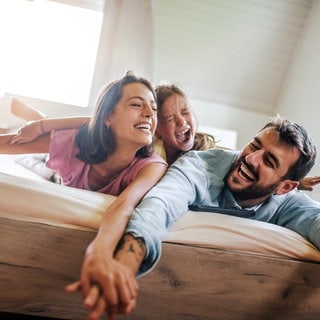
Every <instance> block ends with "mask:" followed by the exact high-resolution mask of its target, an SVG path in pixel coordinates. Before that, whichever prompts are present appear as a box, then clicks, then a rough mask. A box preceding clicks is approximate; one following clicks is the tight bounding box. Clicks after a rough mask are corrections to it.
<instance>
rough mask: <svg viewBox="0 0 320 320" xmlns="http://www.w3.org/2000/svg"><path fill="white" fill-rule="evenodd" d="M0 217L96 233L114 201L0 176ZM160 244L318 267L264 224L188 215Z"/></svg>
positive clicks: (314, 254)
mask: <svg viewBox="0 0 320 320" xmlns="http://www.w3.org/2000/svg"><path fill="white" fill-rule="evenodd" d="M0 199H1V200H0V202H1V206H0V217H2V218H8V219H16V220H25V221H35V222H39V223H45V224H50V225H56V226H61V227H66V228H75V229H85V230H96V229H97V228H98V225H99V222H100V220H101V216H102V214H103V212H104V209H105V208H106V207H107V206H108V205H110V203H112V201H114V199H115V197H113V196H110V195H104V194H100V193H97V192H91V191H86V190H80V189H75V188H70V187H65V186H62V185H58V184H54V183H49V182H43V181H39V180H30V179H26V178H22V177H17V176H13V175H8V174H4V173H0ZM163 240H164V241H165V242H172V243H182V244H193V245H196V246H203V247H211V248H215V249H220V250H229V251H230V250H231V251H235V252H247V253H248V252H249V253H252V254H259V255H266V256H273V257H280V258H284V257H286V258H293V259H301V260H307V261H320V252H319V251H318V250H317V249H316V248H315V247H314V246H313V245H312V244H310V243H309V242H308V241H306V240H305V239H304V238H302V237H301V236H300V235H298V234H297V233H295V232H293V231H291V230H288V229H285V228H282V227H279V226H276V225H272V224H268V223H264V222H259V221H254V220H249V219H244V218H238V217H232V216H226V215H221V214H215V213H199V212H188V213H187V214H186V215H184V216H183V217H182V218H181V219H180V220H179V221H177V222H176V223H175V224H174V225H173V226H172V227H171V229H170V231H169V232H168V234H167V235H166V237H165V238H164V239H163Z"/></svg>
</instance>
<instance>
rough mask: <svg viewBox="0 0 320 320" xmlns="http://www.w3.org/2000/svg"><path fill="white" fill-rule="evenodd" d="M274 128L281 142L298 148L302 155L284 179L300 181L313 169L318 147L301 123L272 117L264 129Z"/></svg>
mask: <svg viewBox="0 0 320 320" xmlns="http://www.w3.org/2000/svg"><path fill="white" fill-rule="evenodd" d="M266 128H273V129H275V130H276V131H277V132H278V133H279V139H280V143H283V144H285V145H287V146H292V147H296V148H298V150H299V151H300V157H299V158H298V160H297V161H296V162H295V163H294V164H293V165H292V166H291V167H290V168H289V169H288V172H287V173H286V175H285V176H284V177H283V179H290V180H295V181H299V180H301V179H302V178H304V177H305V176H306V175H307V174H308V172H309V171H310V170H311V168H312V167H313V165H314V163H315V159H316V156H317V149H316V146H315V144H314V142H313V141H312V139H311V137H310V136H309V135H308V133H307V131H306V130H305V129H304V128H303V127H302V126H300V125H298V124H296V123H294V122H291V121H290V120H287V119H284V118H282V117H279V116H277V117H275V118H273V119H271V121H270V122H269V123H267V124H266V125H265V126H264V127H263V128H262V129H261V131H262V130H264V129H266Z"/></svg>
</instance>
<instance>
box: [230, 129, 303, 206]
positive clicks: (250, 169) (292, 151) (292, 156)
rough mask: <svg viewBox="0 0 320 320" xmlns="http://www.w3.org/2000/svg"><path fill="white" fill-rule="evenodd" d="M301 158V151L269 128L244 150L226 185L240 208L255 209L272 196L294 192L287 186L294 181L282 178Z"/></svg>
mask: <svg viewBox="0 0 320 320" xmlns="http://www.w3.org/2000/svg"><path fill="white" fill-rule="evenodd" d="M299 156H300V151H299V150H298V148H296V147H291V146H287V145H285V144H281V143H280V141H279V134H278V132H277V131H276V130H275V129H273V128H266V129H264V130H263V131H261V132H260V133H259V134H258V135H257V136H256V137H255V138H254V139H253V141H252V142H250V143H249V144H248V145H246V146H245V147H244V149H243V150H242V152H241V154H240V155H239V157H238V159H237V161H236V162H235V164H234V166H233V167H232V168H231V170H230V172H229V173H228V175H227V177H226V184H227V186H228V188H229V189H230V191H231V192H232V194H233V196H234V197H235V199H236V200H237V201H238V203H239V204H240V205H243V206H246V207H249V206H253V205H255V204H258V203H260V202H262V201H264V200H265V199H266V198H268V197H269V196H270V195H272V194H282V193H285V191H290V190H289V188H288V186H286V185H285V184H286V183H287V181H290V180H283V179H282V177H283V176H285V174H286V173H287V172H288V169H289V168H290V167H291V166H292V165H293V164H294V163H295V162H296V161H297V160H298V158H299ZM286 188H287V189H286Z"/></svg>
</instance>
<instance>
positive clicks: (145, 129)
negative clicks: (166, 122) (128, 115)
mask: <svg viewBox="0 0 320 320" xmlns="http://www.w3.org/2000/svg"><path fill="white" fill-rule="evenodd" d="M134 127H135V128H136V129H138V130H141V131H143V132H146V133H150V132H151V130H152V128H151V124H149V123H139V124H137V125H135V126H134Z"/></svg>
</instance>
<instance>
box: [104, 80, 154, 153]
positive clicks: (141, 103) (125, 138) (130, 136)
mask: <svg viewBox="0 0 320 320" xmlns="http://www.w3.org/2000/svg"><path fill="white" fill-rule="evenodd" d="M106 125H107V126H108V127H110V129H111V130H112V134H113V136H114V137H115V140H116V143H117V147H119V146H120V145H122V146H125V147H126V148H130V147H131V146H132V147H133V148H141V147H143V146H146V145H149V144H151V143H152V140H153V135H154V133H155V129H156V126H157V104H156V102H155V99H154V96H153V94H152V92H151V91H150V90H149V89H148V88H147V87H146V86H145V85H144V84H142V83H130V84H127V85H126V86H124V87H123V89H122V97H121V99H120V100H119V102H118V103H117V105H116V107H115V109H114V111H113V112H112V114H111V115H110V116H109V117H108V119H107V121H106Z"/></svg>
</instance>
